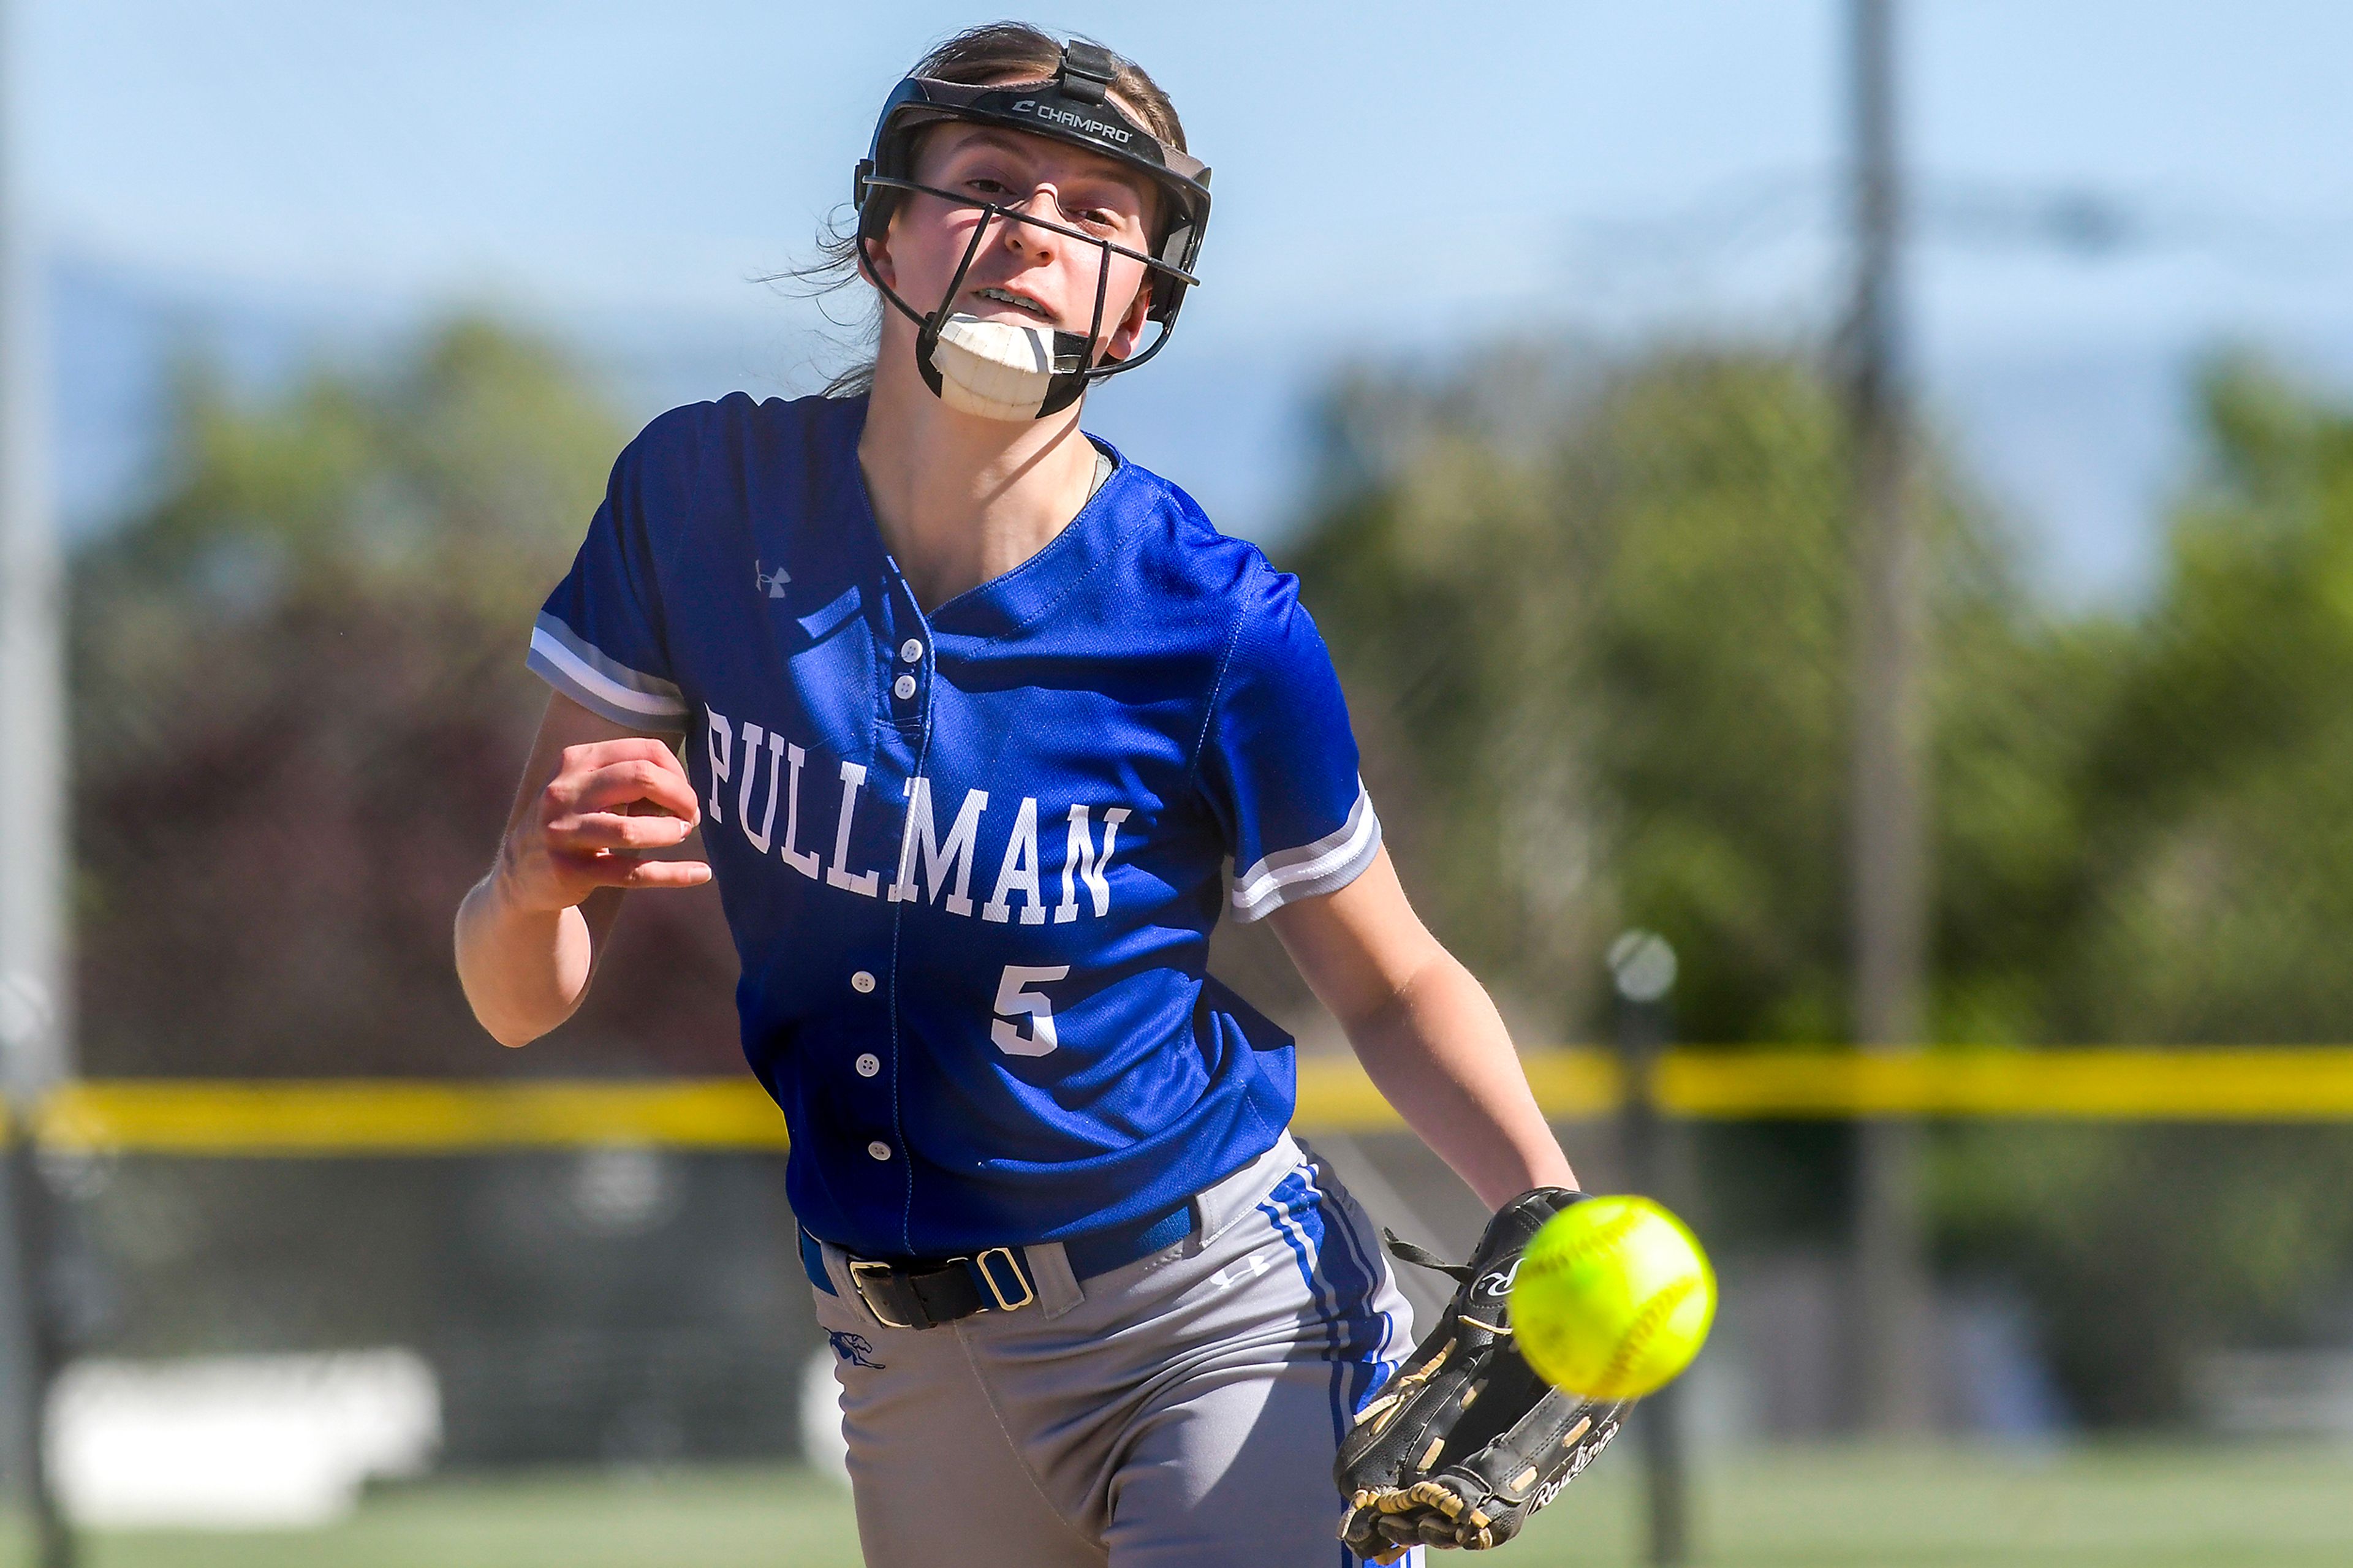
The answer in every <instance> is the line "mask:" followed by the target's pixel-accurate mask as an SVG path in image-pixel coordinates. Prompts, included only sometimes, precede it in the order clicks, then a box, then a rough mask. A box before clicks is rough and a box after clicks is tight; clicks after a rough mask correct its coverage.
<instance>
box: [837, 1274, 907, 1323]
mask: <svg viewBox="0 0 2353 1568" xmlns="http://www.w3.org/2000/svg"><path fill="white" fill-rule="evenodd" d="M848 1262H849V1282H850V1283H851V1284H853V1285H855V1286H857V1287H858V1299H859V1300H861V1301H863V1302H865V1303H866V1310H868V1311H870V1312H871V1313H873V1314H874V1321H876V1322H878V1323H880V1324H881V1325H882V1326H883V1327H884V1328H886V1329H912V1328H913V1327H914V1326H915V1325H914V1324H913V1323H902V1322H901V1321H899V1320H898V1319H896V1318H893V1317H891V1316H889V1315H888V1314H886V1313H885V1312H884V1311H883V1310H882V1309H881V1308H880V1307H878V1306H876V1305H875V1304H874V1298H873V1297H871V1296H870V1295H868V1294H867V1293H866V1276H867V1275H868V1273H870V1272H871V1273H876V1274H881V1275H884V1276H886V1277H887V1276H888V1275H889V1274H890V1273H891V1266H890V1265H889V1264H887V1263H877V1262H875V1261H873V1260H872V1259H871V1258H849V1260H848Z"/></svg>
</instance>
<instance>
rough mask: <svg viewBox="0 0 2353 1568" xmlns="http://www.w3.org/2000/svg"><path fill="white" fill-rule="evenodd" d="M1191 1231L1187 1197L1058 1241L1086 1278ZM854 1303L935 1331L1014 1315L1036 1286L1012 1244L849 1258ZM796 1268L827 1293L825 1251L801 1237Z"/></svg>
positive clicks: (903, 1325)
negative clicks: (953, 1253) (946, 1253)
mask: <svg viewBox="0 0 2353 1568" xmlns="http://www.w3.org/2000/svg"><path fill="white" fill-rule="evenodd" d="M1192 1232H1193V1204H1192V1200H1191V1199H1190V1198H1187V1199H1186V1200H1185V1201H1184V1202H1182V1203H1180V1204H1178V1205H1176V1206H1175V1207H1174V1208H1171V1209H1167V1210H1165V1211H1163V1212H1162V1213H1159V1214H1156V1215H1146V1216H1145V1218H1143V1219H1140V1220H1134V1221H1130V1222H1129V1223H1128V1224H1125V1225H1119V1226H1110V1227H1108V1228H1106V1229H1103V1230H1099V1231H1090V1232H1088V1233H1087V1234H1086V1235H1084V1236H1082V1237H1072V1238H1071V1240H1070V1241H1068V1242H1065V1243H1064V1244H1063V1251H1064V1253H1065V1254H1066V1255H1067V1257H1068V1258H1069V1259H1070V1264H1071V1273H1072V1274H1073V1275H1074V1276H1075V1277H1077V1278H1079V1279H1089V1278H1092V1276H1094V1275H1097V1274H1103V1273H1107V1272H1109V1271H1110V1270H1111V1269H1113V1268H1118V1267H1119V1266H1120V1265H1122V1264H1124V1263H1133V1262H1134V1261H1135V1259H1137V1258H1143V1257H1145V1256H1147V1255H1148V1254H1151V1253H1155V1252H1158V1251H1159V1250H1161V1249H1162V1248H1163V1247H1174V1246H1176V1244H1177V1243H1178V1242H1180V1241H1182V1240H1184V1239H1185V1237H1187V1236H1190V1235H1191V1234H1192ZM848 1262H849V1280H850V1283H851V1284H852V1285H853V1286H854V1287H856V1289H857V1291H858V1295H859V1298H860V1300H863V1301H864V1302H865V1303H866V1306H867V1309H868V1310H870V1311H871V1312H872V1313H873V1314H874V1316H875V1318H876V1319H877V1320H878V1321H881V1323H882V1324H883V1326H885V1327H886V1328H893V1329H935V1328H938V1327H939V1326H940V1325H941V1324H942V1323H952V1322H954V1321H956V1320H957V1319H958V1318H968V1317H970V1316H972V1315H973V1314H974V1313H975V1312H987V1311H992V1310H994V1311H999V1312H1015V1311H1018V1310H1021V1309H1022V1308H1024V1307H1026V1306H1029V1304H1030V1303H1031V1302H1033V1301H1035V1300H1037V1299H1038V1282H1037V1279H1035V1278H1034V1277H1033V1276H1032V1275H1031V1274H1030V1272H1029V1263H1028V1262H1027V1261H1026V1260H1025V1259H1024V1258H1022V1256H1021V1253H1020V1250H1019V1249H1018V1247H987V1248H985V1249H984V1250H982V1251H980V1252H976V1253H975V1254H973V1255H972V1256H971V1257H969V1258H856V1257H852V1258H849V1259H848ZM801 1267H802V1268H804V1269H806V1270H807V1274H808V1277H809V1280H810V1282H811V1283H812V1284H814V1285H816V1286H817V1288H818V1289H820V1290H823V1291H825V1292H827V1293H828V1295H830V1294H831V1293H832V1292H833V1282H832V1280H831V1279H828V1278H827V1276H826V1271H825V1249H824V1247H823V1246H822V1244H821V1243H819V1242H818V1239H817V1237H813V1236H811V1235H810V1234H809V1233H808V1232H807V1230H803V1231H802V1232H801Z"/></svg>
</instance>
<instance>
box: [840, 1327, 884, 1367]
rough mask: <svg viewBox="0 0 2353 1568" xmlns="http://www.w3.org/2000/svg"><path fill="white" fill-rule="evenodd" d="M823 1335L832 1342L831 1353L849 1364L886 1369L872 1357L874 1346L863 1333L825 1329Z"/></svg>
mask: <svg viewBox="0 0 2353 1568" xmlns="http://www.w3.org/2000/svg"><path fill="white" fill-rule="evenodd" d="M825 1337H826V1338H827V1339H829V1340H831V1341H832V1342H833V1353H834V1354H836V1355H838V1356H839V1357H840V1358H841V1359H842V1360H844V1361H846V1362H848V1363H849V1364H850V1365H852V1366H871V1367H872V1368H873V1369H874V1370H875V1371H876V1372H883V1371H887V1370H888V1369H887V1368H885V1367H884V1366H883V1364H882V1363H881V1362H879V1361H876V1360H875V1359H874V1346H873V1345H872V1344H871V1342H869V1341H868V1340H867V1338H866V1336H865V1335H864V1334H853V1333H850V1332H849V1331H847V1330H842V1329H832V1330H828V1331H827V1333H826V1336H825Z"/></svg>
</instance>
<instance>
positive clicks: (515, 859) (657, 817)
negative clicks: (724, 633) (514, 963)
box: [498, 737, 711, 911]
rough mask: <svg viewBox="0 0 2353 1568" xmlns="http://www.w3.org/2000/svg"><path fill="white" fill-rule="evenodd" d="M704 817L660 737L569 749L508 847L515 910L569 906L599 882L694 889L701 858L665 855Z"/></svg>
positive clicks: (506, 881)
mask: <svg viewBox="0 0 2353 1568" xmlns="http://www.w3.org/2000/svg"><path fill="white" fill-rule="evenodd" d="M701 820H702V814H701V811H700V809H699V808H698V807H697V806H696V805H695V799H694V786H693V785H692V784H690V783H688V782H687V777H686V769H685V768H684V767H683V766H682V765H681V763H680V762H679V760H678V756H677V754H676V753H675V752H672V751H671V750H670V748H669V747H668V746H666V745H664V744H662V743H661V742H659V741H656V740H650V739H644V738H637V737H632V738H630V739H628V740H618V741H596V742H589V743H587V744H586V745H578V746H566V747H565V748H564V752H563V754H562V760H561V762H560V763H559V764H558V766H557V768H556V771H555V776H554V778H552V779H550V780H548V781H547V785H546V787H545V788H544V789H542V790H541V791H540V792H539V795H538V798H537V799H536V800H534V801H533V802H532V804H531V806H530V809H529V810H527V811H524V812H521V813H518V814H517V817H516V821H515V823H514V826H513V828H512V831H510V832H509V833H508V835H507V837H506V842H505V843H504V845H503V846H501V849H500V853H499V871H498V874H499V878H500V880H501V884H502V886H501V893H502V894H503V895H504V896H505V899H506V900H507V901H508V903H509V904H510V906H511V907H512V908H514V909H516V910H536V911H547V910H563V909H570V908H571V907H572V906H573V905H575V904H577V903H578V902H580V901H581V900H583V899H585V898H586V897H587V896H588V895H589V894H590V893H593V892H595V891H596V889H599V888H691V887H693V886H695V885H697V884H698V883H702V882H707V881H709V880H710V879H711V868H710V867H709V866H707V865H705V864H704V863H703V862H702V861H700V860H657V859H652V858H649V857H650V856H651V854H652V853H653V852H654V851H656V850H659V849H670V848H675V847H677V846H679V845H681V844H682V843H684V842H685V841H686V837H687V836H688V835H689V834H691V833H692V832H693V831H694V829H695V826H696V824H697V823H698V822H700V821H701Z"/></svg>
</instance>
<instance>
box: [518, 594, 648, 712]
mask: <svg viewBox="0 0 2353 1568" xmlns="http://www.w3.org/2000/svg"><path fill="white" fill-rule="evenodd" d="M523 662H524V663H525V664H527V665H528V666H530V667H531V668H532V669H533V671H534V672H536V673H537V674H538V675H539V677H540V679H543V680H545V681H546V682H547V683H548V684H549V685H551V686H553V687H554V688H555V689H557V690H559V691H561V692H563V693H564V694H565V696H567V697H569V698H571V699H572V700H574V701H575V702H577V703H579V704H580V705H581V706H582V707H584V708H586V709H588V710H590V711H592V712H595V713H600V714H602V715H603V716H604V717H606V718H607V719H610V720H611V721H613V722H614V723H616V724H627V725H628V726H630V727H631V728H634V729H652V730H660V729H675V728H679V727H681V726H682V725H683V724H684V722H685V721H686V700H685V698H684V697H683V696H681V694H680V692H679V689H678V688H677V687H676V686H674V685H673V684H671V683H670V681H667V680H664V679H661V678H659V676H652V675H647V674H644V673H643V672H641V671H638V670H635V669H631V668H629V667H628V666H627V665H625V664H622V663H620V662H619V661H618V660H617V659H613V658H607V656H606V655H605V654H604V653H603V652H602V651H601V650H599V649H598V648H596V647H595V646H594V645H593V644H590V643H588V642H586V641H585V640H584V639H583V638H581V637H580V636H579V635H578V634H577V633H575V632H574V631H573V629H572V628H571V627H570V626H565V624H564V623H563V622H562V621H559V620H557V619H556V618H555V617H554V616H546V615H543V616H540V617H539V623H538V625H536V626H533V627H532V630H531V652H530V654H529V655H528V656H527V657H526V658H524V660H523Z"/></svg>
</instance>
